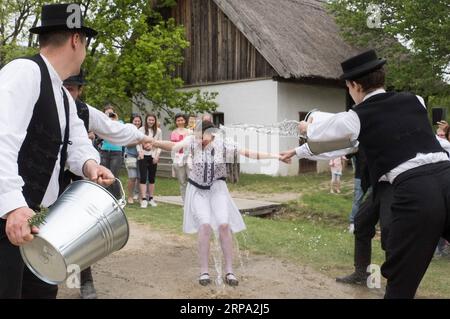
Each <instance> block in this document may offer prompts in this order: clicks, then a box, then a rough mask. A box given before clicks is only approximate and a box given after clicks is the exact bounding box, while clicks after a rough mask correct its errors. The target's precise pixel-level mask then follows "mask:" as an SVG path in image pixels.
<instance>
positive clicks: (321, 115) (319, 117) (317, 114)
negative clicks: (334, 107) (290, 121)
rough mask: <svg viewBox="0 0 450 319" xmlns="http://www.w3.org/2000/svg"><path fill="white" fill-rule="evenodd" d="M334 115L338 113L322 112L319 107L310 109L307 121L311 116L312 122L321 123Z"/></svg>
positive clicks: (306, 117)
mask: <svg viewBox="0 0 450 319" xmlns="http://www.w3.org/2000/svg"><path fill="white" fill-rule="evenodd" d="M334 115H336V113H328V112H321V111H319V110H318V109H314V110H311V111H309V112H308V114H306V116H305V121H308V120H309V119H310V118H311V119H312V123H320V122H323V121H326V120H328V119H329V118H331V117H332V116H334Z"/></svg>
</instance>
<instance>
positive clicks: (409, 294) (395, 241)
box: [381, 161, 450, 298]
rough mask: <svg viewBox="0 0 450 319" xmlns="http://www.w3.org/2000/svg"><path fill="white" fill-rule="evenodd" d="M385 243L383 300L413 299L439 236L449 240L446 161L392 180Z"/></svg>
mask: <svg viewBox="0 0 450 319" xmlns="http://www.w3.org/2000/svg"><path fill="white" fill-rule="evenodd" d="M393 186H394V195H393V203H392V206H391V210H392V215H391V216H392V221H391V223H390V224H389V234H388V237H387V243H386V262H385V263H384V264H383V266H382V267H381V273H382V274H383V276H384V277H386V278H387V280H388V282H387V287H386V294H385V298H413V297H414V296H415V294H416V290H417V287H418V286H419V284H420V281H421V280H422V278H423V276H424V274H425V272H426V270H427V268H428V265H429V264H430V261H431V259H432V258H433V253H434V250H435V249H436V245H437V243H438V241H439V238H440V237H443V238H445V239H447V240H450V218H449V217H450V162H447V161H445V162H439V163H435V164H428V165H423V166H420V167H418V168H415V169H411V170H408V171H406V172H404V173H402V174H400V175H399V176H398V177H397V178H396V179H395V181H394V185H393Z"/></svg>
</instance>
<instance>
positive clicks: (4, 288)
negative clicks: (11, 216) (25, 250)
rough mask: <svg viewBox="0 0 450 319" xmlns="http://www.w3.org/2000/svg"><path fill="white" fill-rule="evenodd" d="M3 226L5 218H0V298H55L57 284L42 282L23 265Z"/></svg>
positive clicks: (17, 250)
mask: <svg viewBox="0 0 450 319" xmlns="http://www.w3.org/2000/svg"><path fill="white" fill-rule="evenodd" d="M5 227H6V220H4V219H0V299H19V298H23V299H55V298H56V295H57V294H58V286H57V285H50V284H47V283H45V282H43V281H42V280H40V279H39V278H38V277H36V276H35V275H34V274H33V273H32V272H31V271H30V270H29V269H28V267H26V266H25V264H24V262H23V260H22V257H21V255H20V251H19V247H17V246H14V245H13V244H11V242H10V241H9V239H8V237H7V236H6V232H5Z"/></svg>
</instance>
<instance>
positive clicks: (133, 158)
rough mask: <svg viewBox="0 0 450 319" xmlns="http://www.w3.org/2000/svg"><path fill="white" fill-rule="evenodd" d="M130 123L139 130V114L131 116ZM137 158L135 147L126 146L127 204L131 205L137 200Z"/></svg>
mask: <svg viewBox="0 0 450 319" xmlns="http://www.w3.org/2000/svg"><path fill="white" fill-rule="evenodd" d="M131 123H132V124H133V125H135V126H136V127H137V128H138V129H140V128H141V127H142V117H141V116H140V115H139V114H132V115H131ZM137 157H138V151H137V149H136V145H127V147H126V148H125V167H126V169H127V173H128V204H133V203H134V200H135V199H138V198H139V170H138V167H137Z"/></svg>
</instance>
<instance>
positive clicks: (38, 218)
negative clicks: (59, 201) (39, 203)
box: [28, 210, 48, 227]
mask: <svg viewBox="0 0 450 319" xmlns="http://www.w3.org/2000/svg"><path fill="white" fill-rule="evenodd" d="M47 213H48V210H42V211H40V212H36V215H34V216H33V217H31V218H30V219H28V224H29V225H30V227H31V226H36V227H38V226H39V225H41V224H45V218H46V217H47Z"/></svg>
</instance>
